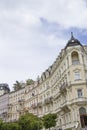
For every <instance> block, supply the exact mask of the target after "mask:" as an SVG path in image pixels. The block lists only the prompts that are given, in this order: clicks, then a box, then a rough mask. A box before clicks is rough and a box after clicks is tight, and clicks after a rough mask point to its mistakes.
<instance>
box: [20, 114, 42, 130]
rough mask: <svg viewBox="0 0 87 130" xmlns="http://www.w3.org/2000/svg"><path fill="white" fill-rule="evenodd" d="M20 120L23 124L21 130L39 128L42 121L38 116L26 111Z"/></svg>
mask: <svg viewBox="0 0 87 130" xmlns="http://www.w3.org/2000/svg"><path fill="white" fill-rule="evenodd" d="M18 122H19V125H20V126H21V130H38V125H39V124H40V122H41V121H39V119H38V117H37V116H35V115H33V114H32V113H26V114H25V115H23V116H21V117H20V118H19V121H18ZM40 128H41V124H40Z"/></svg>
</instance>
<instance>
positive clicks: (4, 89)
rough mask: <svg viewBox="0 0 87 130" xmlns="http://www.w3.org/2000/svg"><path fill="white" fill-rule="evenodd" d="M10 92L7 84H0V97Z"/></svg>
mask: <svg viewBox="0 0 87 130" xmlns="http://www.w3.org/2000/svg"><path fill="white" fill-rule="evenodd" d="M9 92H10V88H9V86H8V84H6V83H1V84H0V95H3V94H6V93H9Z"/></svg>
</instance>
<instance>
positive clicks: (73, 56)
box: [71, 51, 79, 65]
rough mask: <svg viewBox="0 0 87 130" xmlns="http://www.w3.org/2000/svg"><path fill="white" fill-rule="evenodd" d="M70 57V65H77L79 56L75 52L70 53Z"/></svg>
mask: <svg viewBox="0 0 87 130" xmlns="http://www.w3.org/2000/svg"><path fill="white" fill-rule="evenodd" d="M71 57H72V64H73V65H77V64H79V55H78V53H77V52H76V51H74V52H72V54H71Z"/></svg>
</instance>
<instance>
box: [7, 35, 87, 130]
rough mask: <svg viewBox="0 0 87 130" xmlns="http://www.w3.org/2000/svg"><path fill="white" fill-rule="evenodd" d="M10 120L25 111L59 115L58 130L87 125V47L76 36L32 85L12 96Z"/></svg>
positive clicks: (11, 94) (10, 99)
mask: <svg viewBox="0 0 87 130" xmlns="http://www.w3.org/2000/svg"><path fill="white" fill-rule="evenodd" d="M9 106H10V107H9V111H8V115H9V116H8V120H9V121H14V120H17V119H18V118H19V116H20V115H21V114H24V113H25V112H26V111H28V112H32V113H33V114H36V115H38V116H39V117H42V116H43V115H45V114H48V113H56V114H57V124H56V128H55V129H59V128H62V129H64V130H66V129H72V130H73V129H75V128H84V127H85V126H86V125H87V46H84V45H82V44H81V43H80V41H78V40H77V39H75V38H74V37H73V35H72V36H71V39H70V40H69V41H68V43H67V45H66V46H65V48H64V49H62V50H61V52H60V54H59V56H58V57H57V58H56V60H55V62H54V63H53V64H52V65H51V66H50V67H49V68H48V69H47V70H46V71H45V72H43V73H42V75H41V77H40V78H39V79H38V81H36V82H35V84H33V85H29V86H25V87H24V88H23V89H21V90H19V91H15V92H11V93H10V94H9Z"/></svg>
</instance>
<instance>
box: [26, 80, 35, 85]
mask: <svg viewBox="0 0 87 130" xmlns="http://www.w3.org/2000/svg"><path fill="white" fill-rule="evenodd" d="M31 84H34V80H32V79H27V80H26V85H31Z"/></svg>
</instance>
